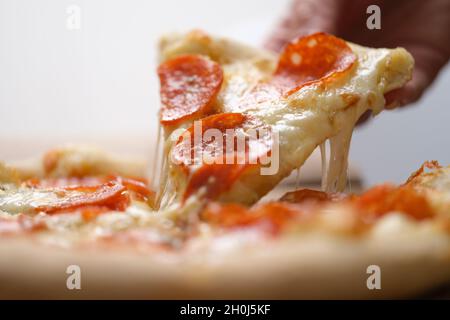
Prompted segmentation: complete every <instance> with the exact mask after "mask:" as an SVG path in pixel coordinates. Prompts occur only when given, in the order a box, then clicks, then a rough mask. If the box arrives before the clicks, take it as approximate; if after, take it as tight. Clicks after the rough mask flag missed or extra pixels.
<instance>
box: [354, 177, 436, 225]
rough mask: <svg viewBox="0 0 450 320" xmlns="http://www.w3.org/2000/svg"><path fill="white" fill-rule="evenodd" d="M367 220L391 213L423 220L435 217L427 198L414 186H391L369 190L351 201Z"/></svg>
mask: <svg viewBox="0 0 450 320" xmlns="http://www.w3.org/2000/svg"><path fill="white" fill-rule="evenodd" d="M350 201H352V203H353V204H355V205H356V207H357V208H358V212H361V213H362V214H363V215H364V217H365V218H366V220H368V221H369V222H370V221H373V220H375V219H377V218H379V217H381V216H383V215H385V214H386V213H389V212H394V211H396V212H403V213H405V214H407V215H409V216H410V217H412V218H414V219H417V220H422V219H426V218H430V217H432V216H433V215H434V211H433V208H432V207H431V205H430V204H429V202H428V200H427V198H426V197H425V196H424V195H423V194H421V193H420V192H419V191H417V190H416V189H414V188H413V187H412V186H409V185H405V186H400V187H395V186H392V185H389V184H385V185H380V186H376V187H373V188H371V189H369V190H368V191H366V192H364V193H363V194H361V195H359V196H354V197H353V198H352V199H350Z"/></svg>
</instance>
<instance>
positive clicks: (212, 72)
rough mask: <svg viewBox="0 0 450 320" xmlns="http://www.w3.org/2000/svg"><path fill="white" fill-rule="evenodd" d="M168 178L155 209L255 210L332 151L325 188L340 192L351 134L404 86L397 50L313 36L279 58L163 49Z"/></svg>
mask: <svg viewBox="0 0 450 320" xmlns="http://www.w3.org/2000/svg"><path fill="white" fill-rule="evenodd" d="M160 55H161V65H160V67H159V69H158V74H159V77H160V82H161V101H162V107H161V111H160V123H161V126H162V128H163V130H164V139H165V143H164V150H165V152H164V155H163V157H164V161H163V162H164V164H165V165H164V170H163V171H162V179H161V180H162V184H161V186H162V187H161V189H160V190H161V192H160V195H159V197H158V198H159V200H158V203H159V206H160V207H162V208H165V207H168V206H170V205H171V204H175V205H180V204H181V205H182V204H183V203H185V202H186V201H188V199H189V198H192V199H195V201H197V200H198V199H207V200H215V201H221V202H239V203H243V204H252V203H255V202H256V201H258V200H259V199H260V198H261V197H262V196H263V195H265V194H266V193H267V192H268V191H270V190H271V189H273V188H274V187H275V186H276V185H277V184H278V183H279V182H280V181H281V180H282V179H283V178H285V177H286V176H288V175H289V174H290V173H291V172H292V170H294V169H297V168H300V167H301V166H302V164H303V163H304V162H305V160H306V159H307V158H308V157H309V155H310V154H311V153H312V152H313V150H314V149H316V148H317V147H318V146H321V145H323V144H324V143H325V141H327V140H329V141H330V162H329V167H328V170H327V172H326V177H325V185H326V190H328V191H342V190H343V189H344V188H345V184H346V172H347V171H346V170H347V157H348V150H349V147H350V139H351V135H352V131H353V128H354V126H355V124H356V122H357V120H358V119H359V117H360V116H361V115H362V114H363V113H365V112H366V111H369V110H370V111H371V112H372V113H373V114H378V113H379V112H380V111H381V110H382V109H383V108H384V104H385V100H384V95H385V94H386V93H387V92H389V91H391V90H394V89H397V88H400V87H402V86H403V85H404V84H405V83H406V82H407V81H408V80H409V79H410V78H411V73H412V69H413V64H414V62H413V58H412V57H411V55H410V54H409V53H408V52H407V51H406V50H404V49H402V48H396V49H371V48H365V47H361V46H358V45H355V44H352V43H348V42H346V41H344V40H341V39H339V38H336V37H334V36H332V35H328V34H324V33H317V34H313V35H310V36H307V37H304V38H300V39H296V40H294V41H292V42H291V43H289V44H288V45H287V46H286V47H285V48H284V50H283V51H282V52H281V53H280V55H279V57H275V56H274V55H272V54H270V53H267V52H264V51H262V50H256V49H252V48H248V47H246V46H243V45H241V44H238V43H235V42H232V41H229V40H225V39H219V38H215V37H212V36H209V35H207V34H204V33H202V32H199V31H194V32H191V33H188V34H186V35H181V36H180V35H178V36H171V37H167V38H165V39H163V40H162V42H161V52H160Z"/></svg>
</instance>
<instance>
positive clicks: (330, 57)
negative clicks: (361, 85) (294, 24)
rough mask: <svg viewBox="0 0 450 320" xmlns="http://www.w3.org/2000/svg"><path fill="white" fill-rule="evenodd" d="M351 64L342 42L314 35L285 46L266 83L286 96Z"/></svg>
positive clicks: (353, 55)
mask: <svg viewBox="0 0 450 320" xmlns="http://www.w3.org/2000/svg"><path fill="white" fill-rule="evenodd" d="M355 61H356V56H355V54H354V53H353V51H352V49H351V48H350V47H349V46H348V44H347V43H346V42H345V41H344V40H342V39H339V38H336V37H335V36H332V35H329V34H326V33H315V34H312V35H309V36H306V37H303V38H299V39H297V40H294V41H292V42H291V43H289V44H288V45H286V47H285V48H284V50H283V52H282V53H281V55H280V60H279V62H278V67H277V69H276V71H275V75H274V77H273V79H272V80H271V81H270V82H271V83H272V84H274V85H277V86H279V87H281V88H282V92H283V93H284V94H290V93H292V92H295V91H297V90H298V89H300V88H301V87H302V86H304V85H305V84H310V83H314V82H316V81H319V80H320V81H324V80H327V79H330V78H333V77H335V76H337V75H338V74H341V73H343V72H344V71H346V70H348V69H350V68H351V67H352V65H353V64H354V62H355Z"/></svg>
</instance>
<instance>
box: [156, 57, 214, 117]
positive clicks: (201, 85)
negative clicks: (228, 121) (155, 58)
mask: <svg viewBox="0 0 450 320" xmlns="http://www.w3.org/2000/svg"><path fill="white" fill-rule="evenodd" d="M158 76H159V80H160V85H161V90H160V91H161V92H160V94H161V103H162V108H161V124H163V125H174V124H176V123H179V122H181V121H184V120H187V119H189V118H196V117H198V118H201V117H202V116H204V115H207V114H209V113H211V111H212V110H211V109H212V107H213V101H214V99H215V97H216V96H217V93H218V92H219V90H220V86H221V85H222V81H223V71H222V68H221V67H220V65H219V64H217V63H216V62H214V61H212V60H210V59H208V58H205V57H203V56H199V55H182V56H178V57H176V58H174V59H171V60H168V61H166V62H164V63H163V64H161V65H160V66H159V68H158Z"/></svg>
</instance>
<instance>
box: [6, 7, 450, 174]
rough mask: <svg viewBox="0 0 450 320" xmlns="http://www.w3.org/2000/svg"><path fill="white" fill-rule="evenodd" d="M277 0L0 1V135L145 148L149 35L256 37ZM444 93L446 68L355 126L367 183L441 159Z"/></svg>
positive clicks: (149, 131)
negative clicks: (424, 88) (129, 142)
mask: <svg viewBox="0 0 450 320" xmlns="http://www.w3.org/2000/svg"><path fill="white" fill-rule="evenodd" d="M287 3H288V1H287V0H259V1H258V0H226V1H214V0H178V1H175V0H163V1H149V0H147V1H144V0H115V1H111V0H109V1H106V0H89V1H87V0H85V1H81V0H78V1H75V0H73V1H66V0H0V120H1V122H0V138H1V139H0V142H1V141H3V143H5V141H8V142H9V145H11V144H12V145H14V139H22V140H23V139H25V140H27V139H28V140H29V141H36V140H39V141H41V142H42V141H48V143H51V142H52V141H61V140H76V139H78V138H77V137H81V136H83V137H88V138H85V140H89V137H94V136H104V137H107V136H115V137H120V136H121V137H127V136H129V137H134V138H133V139H136V137H139V138H138V139H139V143H141V144H144V145H148V146H149V148H150V147H151V145H152V143H153V141H154V136H155V133H156V123H157V120H156V119H157V117H156V114H157V109H158V106H159V102H158V101H159V100H158V82H157V79H156V76H155V68H156V63H155V60H156V50H155V46H156V44H157V39H158V37H159V35H160V34H162V33H165V32H169V31H186V30H188V29H191V28H201V29H204V30H206V31H208V32H210V33H215V34H219V35H225V36H227V37H231V38H236V39H238V40H241V41H245V42H247V43H249V44H253V45H261V43H262V42H263V40H264V37H265V36H266V35H267V34H268V33H269V31H270V28H271V27H273V25H274V24H275V22H276V20H277V18H279V17H280V15H281V14H282V13H283V12H285V11H286V10H287ZM72 4H75V5H78V6H79V7H80V8H81V9H82V21H81V23H82V24H81V29H80V30H76V31H73V30H72V31H70V30H68V29H67V28H66V19H67V16H68V15H67V13H66V9H67V7H68V6H69V5H72ZM430 18H431V17H430ZM449 99H450V69H449V67H448V66H447V68H446V69H445V70H444V71H443V72H442V73H441V75H440V77H439V79H438V80H437V81H436V82H435V84H434V85H433V87H432V88H431V89H430V90H429V91H428V92H427V94H426V96H425V97H424V98H423V99H422V100H421V101H420V103H417V104H416V105H414V106H412V107H410V108H407V109H404V110H401V111H394V112H384V113H382V114H381V115H380V116H379V117H378V118H376V119H375V121H372V122H371V123H369V124H367V125H366V126H363V127H362V128H359V129H358V130H357V131H356V132H355V135H354V140H353V144H352V149H351V157H350V158H351V161H352V162H353V163H355V164H357V166H359V167H360V168H361V169H363V172H364V175H365V178H366V181H367V182H368V183H376V182H383V181H395V182H399V181H402V180H403V179H404V178H405V177H407V175H408V174H409V173H410V172H411V171H413V170H414V169H415V168H417V167H418V166H419V165H420V164H421V162H423V161H424V160H427V159H437V160H439V161H440V162H442V163H443V164H450V134H449V133H450V129H449V127H448V126H449V124H450V106H449V105H448V104H449V103H448V100H449ZM5 148H6V147H4V146H3V147H2V146H1V145H0V159H2V158H3V157H7V156H6V153H5V152H6V151H5ZM29 150H32V148H30V149H29ZM2 152H3V153H2ZM30 152H31V151H30ZM2 155H4V156H2ZM21 155H22V154H21Z"/></svg>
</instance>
